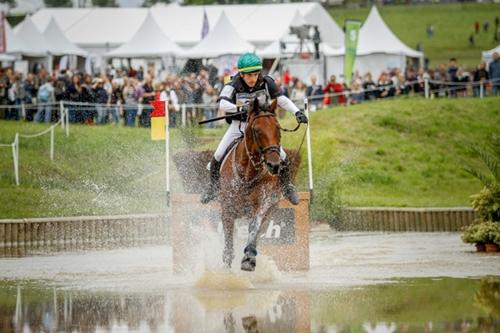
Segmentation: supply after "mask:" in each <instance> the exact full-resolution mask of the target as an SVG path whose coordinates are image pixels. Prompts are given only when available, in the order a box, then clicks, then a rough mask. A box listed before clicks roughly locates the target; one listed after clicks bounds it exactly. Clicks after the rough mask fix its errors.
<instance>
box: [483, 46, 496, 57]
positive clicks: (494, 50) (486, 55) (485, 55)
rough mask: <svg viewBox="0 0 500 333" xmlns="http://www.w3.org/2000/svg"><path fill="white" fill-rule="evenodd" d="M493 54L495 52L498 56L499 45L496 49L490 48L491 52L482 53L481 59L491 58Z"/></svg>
mask: <svg viewBox="0 0 500 333" xmlns="http://www.w3.org/2000/svg"><path fill="white" fill-rule="evenodd" d="M495 52H497V53H498V54H500V45H498V46H497V47H494V48H492V49H491V50H488V51H483V58H485V57H492V56H493V53H495Z"/></svg>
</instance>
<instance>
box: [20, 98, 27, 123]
mask: <svg viewBox="0 0 500 333" xmlns="http://www.w3.org/2000/svg"><path fill="white" fill-rule="evenodd" d="M21 117H23V119H24V120H26V108H25V107H24V102H22V103H21Z"/></svg>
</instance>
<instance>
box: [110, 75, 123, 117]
mask: <svg viewBox="0 0 500 333" xmlns="http://www.w3.org/2000/svg"><path fill="white" fill-rule="evenodd" d="M109 104H110V105H109V107H108V111H109V112H110V113H111V119H112V120H113V123H114V124H115V125H116V126H118V124H119V120H120V114H122V115H123V95H122V89H121V87H120V86H119V85H118V84H117V83H116V81H111V95H110V98H109Z"/></svg>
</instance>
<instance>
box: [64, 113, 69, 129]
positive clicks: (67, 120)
mask: <svg viewBox="0 0 500 333" xmlns="http://www.w3.org/2000/svg"><path fill="white" fill-rule="evenodd" d="M64 118H65V119H66V136H69V111H68V108H66V109H64Z"/></svg>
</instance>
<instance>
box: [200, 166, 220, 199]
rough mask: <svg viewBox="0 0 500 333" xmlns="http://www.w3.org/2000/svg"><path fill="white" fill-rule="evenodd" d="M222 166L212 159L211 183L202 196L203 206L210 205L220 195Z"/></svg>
mask: <svg viewBox="0 0 500 333" xmlns="http://www.w3.org/2000/svg"><path fill="white" fill-rule="evenodd" d="M220 165H221V163H220V162H219V161H217V160H216V159H215V158H214V157H212V160H211V161H210V183H209V184H208V186H207V187H206V188H205V189H204V191H203V193H202V194H201V198H200V201H201V203H202V204H207V203H209V202H210V201H212V200H214V199H215V198H216V197H217V195H218V194H219V185H220V184H219V178H220Z"/></svg>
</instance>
